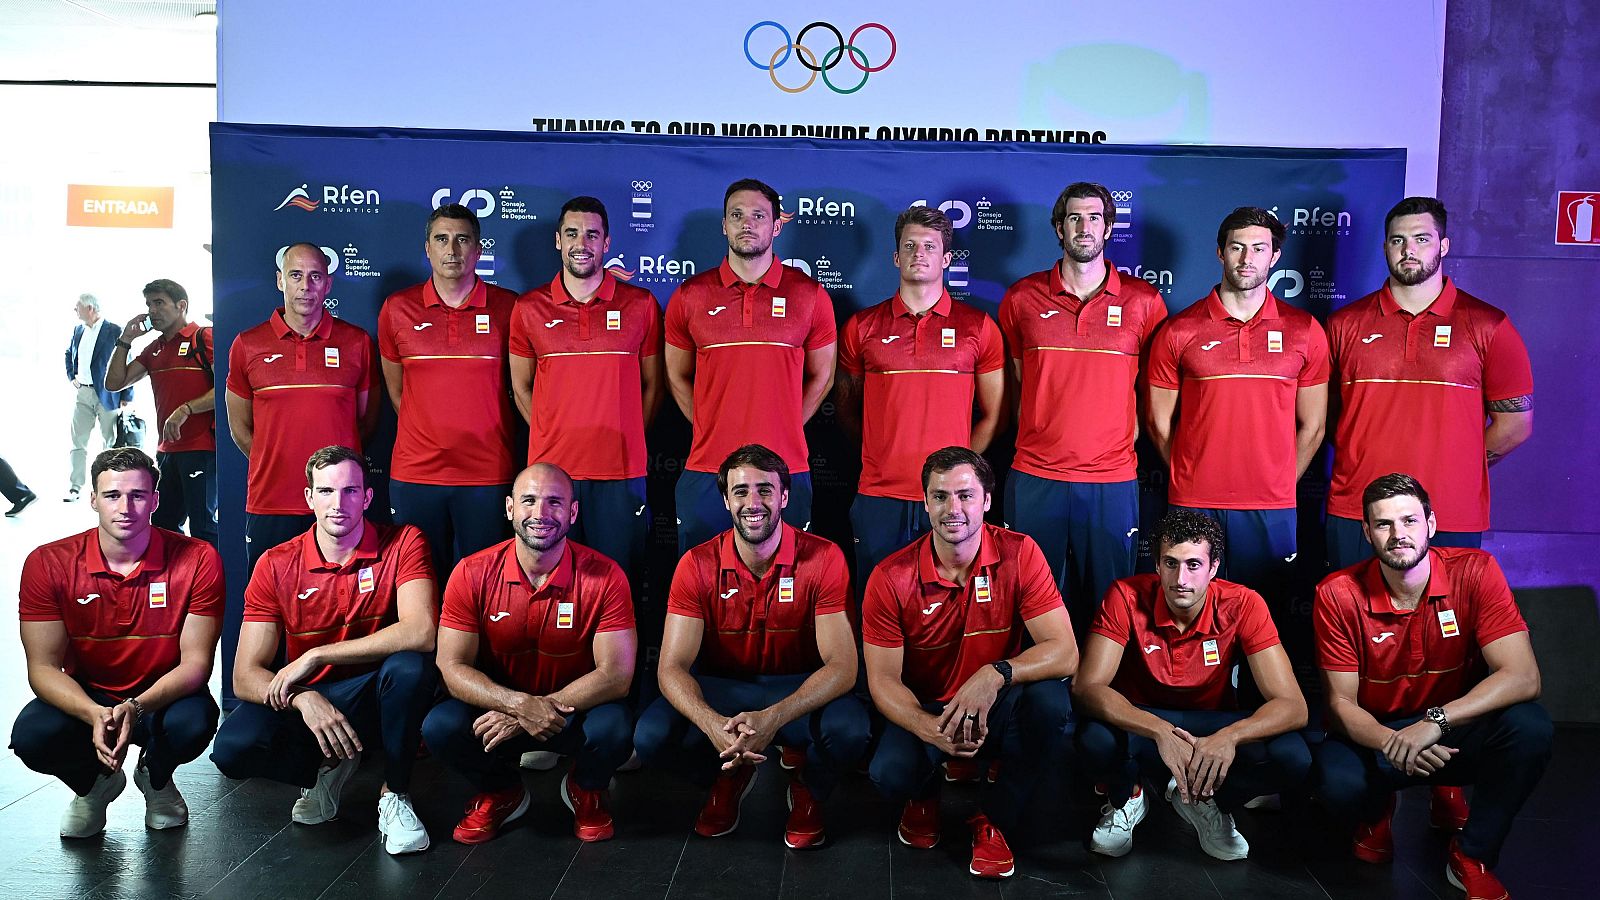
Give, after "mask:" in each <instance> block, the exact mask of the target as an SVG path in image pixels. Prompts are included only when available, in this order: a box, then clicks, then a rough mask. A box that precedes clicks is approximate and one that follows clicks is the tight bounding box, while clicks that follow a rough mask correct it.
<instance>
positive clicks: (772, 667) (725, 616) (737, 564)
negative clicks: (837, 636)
mask: <svg viewBox="0 0 1600 900" xmlns="http://www.w3.org/2000/svg"><path fill="white" fill-rule="evenodd" d="M849 596H850V571H849V569H848V568H847V567H846V566H845V561H844V553H843V551H841V550H840V549H839V548H838V546H836V545H835V544H834V543H833V542H832V541H829V540H827V539H825V538H820V537H817V536H816V535H814V534H808V533H807V532H804V531H801V530H799V529H797V528H792V527H790V526H789V525H784V526H783V537H782V538H781V539H780V541H779V543H778V556H777V559H776V560H774V561H773V564H772V568H771V569H768V570H767V574H766V575H765V576H764V577H763V578H761V579H760V580H757V579H756V577H755V576H754V575H752V574H751V573H750V569H749V568H748V567H746V566H745V564H744V561H743V560H741V559H740V558H739V551H738V549H737V547H736V546H735V545H734V535H733V530H732V529H729V530H728V531H724V532H723V533H722V534H719V535H717V536H716V537H714V538H712V539H711V540H709V541H706V542H705V543H704V544H701V545H700V546H698V547H695V548H694V549H692V550H690V551H689V552H688V553H686V554H684V556H683V558H682V559H680V560H678V570H677V571H676V572H674V573H673V574H672V589H671V590H670V591H669V592H668V594H667V612H669V613H676V614H677V615H680V616H688V617H690V618H692V619H700V620H701V621H703V622H704V623H705V633H704V636H703V637H702V638H701V643H700V659H699V663H698V671H700V672H702V673H704V674H707V675H721V676H728V677H734V678H742V677H749V676H752V675H796V674H799V673H802V672H814V671H816V670H817V669H820V668H821V667H822V655H821V654H820V653H819V652H818V651H817V625H816V618H817V616H825V615H828V614H829V613H842V612H844V611H845V601H846V599H847V598H848V597H849Z"/></svg>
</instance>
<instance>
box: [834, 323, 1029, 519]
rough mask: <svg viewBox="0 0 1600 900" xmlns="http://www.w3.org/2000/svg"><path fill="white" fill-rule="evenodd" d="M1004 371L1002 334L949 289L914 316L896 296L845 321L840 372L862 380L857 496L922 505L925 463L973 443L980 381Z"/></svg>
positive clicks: (840, 346) (840, 350)
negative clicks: (938, 454) (975, 399)
mask: <svg viewBox="0 0 1600 900" xmlns="http://www.w3.org/2000/svg"><path fill="white" fill-rule="evenodd" d="M1004 366H1005V350H1004V347H1003V346H1002V344H1001V341H1000V330H999V329H998V328H996V327H995V324H994V322H993V321H992V320H991V319H990V318H989V317H988V316H986V315H984V314H983V311H982V310H979V309H977V308H975V307H971V306H968V305H967V304H965V303H957V302H956V301H954V300H952V299H951V298H950V294H949V292H945V293H943V294H942V295H941V296H940V297H939V301H938V302H937V303H935V304H934V305H933V306H932V307H930V308H929V309H928V310H927V312H926V313H924V314H923V315H920V316H919V315H916V314H914V313H913V312H911V310H909V309H907V308H906V305H905V302H904V301H902V300H901V299H900V296H899V295H898V294H896V295H895V296H893V297H890V298H889V299H888V300H885V301H883V302H882V303H879V304H878V305H877V306H874V307H871V308H869V309H864V310H862V311H861V312H858V313H856V314H855V315H853V316H851V317H850V321H848V322H846V323H845V326H844V332H843V335H842V336H841V338H840V340H839V368H840V369H843V370H844V371H846V372H849V373H850V374H851V375H853V376H855V377H856V378H857V379H860V380H861V381H862V390H863V394H862V423H861V430H862V435H861V487H860V491H861V493H863V494H866V495H867V496H869V497H894V498H896V499H899V500H921V499H922V480H921V478H920V477H919V475H920V474H921V472H922V463H923V461H925V460H926V459H927V458H928V454H929V453H932V452H933V451H935V450H938V449H939V448H941V447H949V446H952V445H958V446H962V447H967V446H970V445H971V442H972V398H973V395H974V394H975V393H976V391H977V386H978V376H979V375H983V374H987V373H989V372H994V371H997V370H999V369H1001V368H1004Z"/></svg>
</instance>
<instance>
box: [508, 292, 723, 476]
mask: <svg viewBox="0 0 1600 900" xmlns="http://www.w3.org/2000/svg"><path fill="white" fill-rule="evenodd" d="M511 352H512V353H514V354H516V355H517V356H521V357H524V358H527V359H533V360H535V361H536V362H535V368H534V376H533V423H532V425H531V426H530V427H529V428H530V430H529V434H528V462H529V463H535V462H553V463H555V464H556V465H558V466H560V467H561V468H563V469H565V470H567V472H568V473H569V474H570V475H572V477H573V478H584V479H594V480H612V479H621V478H642V477H644V474H645V466H646V459H645V457H646V453H645V445H644V396H643V390H642V386H641V383H640V381H639V378H640V376H639V370H640V368H641V366H642V365H643V361H644V360H646V359H648V358H650V357H652V356H656V355H657V354H659V353H660V352H661V306H660V304H658V303H656V298H655V296H654V295H652V294H651V293H650V292H649V291H647V290H645V289H643V288H640V287H635V286H634V285H631V284H624V283H622V282H619V281H617V279H616V278H614V277H612V275H611V274H610V273H609V272H608V273H606V275H605V277H604V278H602V279H601V281H600V289H599V290H598V291H596V292H595V295H594V296H593V297H591V298H590V299H589V302H587V303H579V302H578V301H576V300H574V299H572V296H571V295H570V294H568V293H567V287H566V285H565V284H563V283H562V281H561V276H560V275H557V276H556V277H555V280H553V281H551V282H550V283H549V284H546V285H542V286H540V287H537V288H534V289H533V290H531V291H529V292H527V293H526V294H523V295H522V297H521V299H520V300H519V301H518V302H517V309H516V313H515V314H514V315H513V316H512V318H511ZM719 461H720V460H719Z"/></svg>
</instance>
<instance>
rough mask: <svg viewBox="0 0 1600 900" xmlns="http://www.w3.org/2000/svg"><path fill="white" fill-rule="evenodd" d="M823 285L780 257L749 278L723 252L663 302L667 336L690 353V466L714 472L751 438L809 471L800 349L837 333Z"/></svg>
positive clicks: (824, 344)
mask: <svg viewBox="0 0 1600 900" xmlns="http://www.w3.org/2000/svg"><path fill="white" fill-rule="evenodd" d="M837 337H838V328H837V327H836V326H835V325H834V321H833V301H832V300H830V299H828V292H827V291H825V290H823V289H822V285H820V284H817V283H816V282H815V281H812V280H811V279H810V278H808V277H807V276H805V275H804V274H802V273H801V272H799V271H798V270H796V269H791V268H789V267H788V266H785V265H783V264H781V263H779V262H777V261H776V260H774V261H773V263H772V266H771V267H770V268H768V269H767V273H766V274H765V275H763V276H762V277H761V280H760V281H759V282H757V283H755V284H745V283H744V282H742V281H740V280H739V276H737V275H735V274H733V269H732V268H730V267H729V266H728V261H727V260H726V259H724V260H723V261H722V264H721V265H720V266H718V267H717V268H716V270H715V271H712V272H701V273H700V274H699V275H696V276H694V277H693V278H690V279H689V280H688V281H685V282H684V283H683V284H682V285H681V286H679V288H678V290H677V292H675V293H674V294H673V295H672V299H671V300H670V301H669V302H668V303H667V315H666V339H667V343H669V344H671V345H672V346H674V347H677V348H678V349H679V350H686V351H688V352H690V353H693V354H694V439H693V441H692V443H691V444H690V446H689V461H688V463H687V466H686V467H687V468H688V469H689V470H691V471H694V472H715V471H716V470H717V467H718V466H719V465H721V464H722V461H723V460H724V459H726V458H727V457H728V454H729V453H732V452H733V451H734V450H737V449H738V448H739V447H740V446H742V445H744V444H748V443H750V442H751V441H759V442H761V443H762V444H765V445H766V446H768V447H770V448H771V449H772V450H773V451H774V452H776V453H777V454H778V455H779V456H781V457H783V461H784V462H786V463H788V464H789V471H791V472H809V471H811V463H810V462H809V458H808V454H807V450H806V434H805V417H804V416H803V415H802V413H801V404H800V395H801V390H802V387H803V385H804V376H805V370H806V353H808V352H810V351H812V350H820V349H822V348H823V347H827V346H828V345H830V344H832V343H834V342H835V340H837Z"/></svg>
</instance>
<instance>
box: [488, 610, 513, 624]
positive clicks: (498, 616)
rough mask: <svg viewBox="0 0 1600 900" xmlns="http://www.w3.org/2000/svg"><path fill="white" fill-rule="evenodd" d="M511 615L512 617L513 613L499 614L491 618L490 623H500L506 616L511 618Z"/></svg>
mask: <svg viewBox="0 0 1600 900" xmlns="http://www.w3.org/2000/svg"><path fill="white" fill-rule="evenodd" d="M509 615H511V613H508V612H497V613H495V614H494V615H492V616H490V617H489V621H491V622H498V621H500V620H501V619H504V618H505V617H506V616H509Z"/></svg>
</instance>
